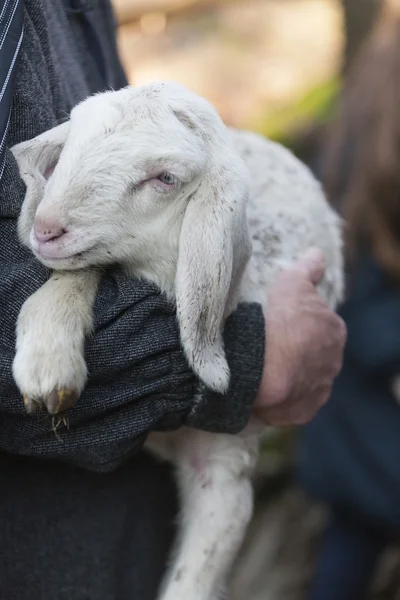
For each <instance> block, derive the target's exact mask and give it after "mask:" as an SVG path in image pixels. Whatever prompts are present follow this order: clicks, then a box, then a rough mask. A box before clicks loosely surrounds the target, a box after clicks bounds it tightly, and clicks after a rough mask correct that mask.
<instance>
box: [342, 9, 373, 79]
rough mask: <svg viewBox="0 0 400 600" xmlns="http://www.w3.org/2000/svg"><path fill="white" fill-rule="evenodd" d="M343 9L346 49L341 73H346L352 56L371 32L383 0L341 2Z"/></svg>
mask: <svg viewBox="0 0 400 600" xmlns="http://www.w3.org/2000/svg"><path fill="white" fill-rule="evenodd" d="M341 1H342V4H343V9H344V17H345V29H346V48H345V55H344V61H343V71H344V72H345V71H347V69H348V67H349V65H350V64H351V62H352V60H353V58H354V56H355V55H356V54H357V51H358V49H359V47H360V45H361V43H362V42H363V41H364V39H365V38H366V36H367V35H368V34H369V32H370V31H371V28H372V26H373V24H374V22H375V19H376V17H377V16H378V14H379V11H380V9H381V7H382V5H383V0H341Z"/></svg>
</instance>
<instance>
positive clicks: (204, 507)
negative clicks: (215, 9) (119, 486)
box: [13, 83, 343, 600]
mask: <svg viewBox="0 0 400 600" xmlns="http://www.w3.org/2000/svg"><path fill="white" fill-rule="evenodd" d="M13 153H14V155H15V157H16V159H17V161H18V163H19V167H20V170H21V175H22V177H23V179H24V181H25V183H26V186H27V191H26V197H25V201H24V203H23V206H22V211H21V216H20V220H19V233H20V238H21V241H22V242H23V243H24V244H26V245H27V246H29V247H30V248H31V250H32V251H33V253H34V254H35V256H36V257H37V258H38V260H40V261H41V262H42V263H43V264H45V265H47V266H48V267H50V268H51V269H53V270H55V271H56V273H54V274H53V275H52V276H51V277H50V279H49V281H48V282H47V283H46V284H45V285H44V286H43V287H41V288H40V289H39V290H38V291H37V292H36V293H35V294H33V296H31V297H30V298H29V299H28V300H27V301H26V302H25V304H24V305H23V307H22V310H21V313H20V316H19V321H18V325H17V353H16V357H15V361H14V376H15V380H16V382H17V384H18V386H19V389H20V390H21V392H22V394H23V396H24V401H25V405H26V408H27V410H28V412H33V411H34V410H35V409H36V408H37V407H38V406H39V405H43V404H44V405H45V406H46V408H47V410H48V412H49V413H51V414H56V413H58V412H60V411H62V410H65V409H66V408H68V407H69V406H70V405H73V403H74V402H75V401H76V399H77V397H78V395H79V394H80V392H81V391H82V390H83V388H84V385H85V382H86V378H87V371H86V366H85V362H84V357H83V350H84V342H85V336H86V335H87V334H88V333H89V332H90V330H91V327H92V303H93V300H94V297H95V295H96V290H97V284H98V281H99V277H100V274H99V272H100V269H97V268H96V267H101V266H103V265H107V264H120V265H122V266H123V267H124V269H125V270H126V272H127V273H128V274H130V275H132V276H135V277H143V278H146V279H149V280H151V281H153V282H154V283H156V284H157V286H159V288H160V290H161V291H162V292H165V294H166V295H167V296H168V298H169V299H170V300H171V301H176V307H177V315H178V323H179V327H180V332H181V340H182V346H183V348H184V351H185V353H186V356H187V359H188V361H189V363H190V365H191V367H192V368H193V370H194V372H195V373H196V374H197V375H198V377H199V378H200V380H201V381H203V382H204V384H206V385H207V386H209V387H210V388H212V389H214V390H216V391H219V392H225V391H226V390H227V388H228V384H229V368H228V365H227V362H226V358H225V354H224V348H223V342H222V336H221V330H222V328H223V323H224V320H225V319H226V317H227V316H228V315H229V314H230V313H231V312H232V311H233V310H234V309H235V306H236V305H237V303H238V302H239V301H256V302H260V303H262V304H263V305H265V304H266V302H265V300H266V293H267V288H268V285H269V283H270V282H271V280H272V278H273V276H274V274H275V273H276V272H277V271H278V270H279V269H281V268H282V267H283V266H285V265H287V264H289V263H290V262H291V261H292V260H293V259H295V258H296V257H297V256H298V255H299V254H300V253H301V252H302V251H303V250H305V249H306V248H307V247H309V246H318V247H319V248H321V250H322V251H323V252H324V255H325V259H326V264H327V270H326V275H325V277H324V279H323V281H322V283H321V285H320V288H319V289H320V292H321V294H322V295H323V297H324V298H325V299H326V300H327V301H328V303H329V305H330V306H331V307H335V306H336V305H337V303H338V301H340V299H341V297H342V290H343V277H342V254H341V232H340V222H339V219H338V218H337V216H336V215H335V213H334V212H333V211H332V210H331V209H330V208H329V206H328V204H327V202H326V200H325V197H324V194H323V192H322V190H321V187H320V185H319V184H318V183H317V182H316V180H315V179H314V178H313V176H312V175H311V173H310V172H309V171H308V169H307V168H306V167H305V166H304V165H302V164H301V163H300V162H299V161H298V160H297V159H296V158H294V156H292V154H291V153H290V152H289V151H287V150H286V149H284V148H283V147H281V146H279V145H277V144H275V143H272V142H270V141H267V140H265V139H263V138H261V137H259V136H257V135H255V134H252V133H247V132H238V131H234V130H231V129H228V128H227V127H225V126H224V124H223V123H222V121H221V119H220V118H219V116H218V114H217V112H216V111H215V109H214V108H213V107H212V106H211V105H210V104H209V103H208V102H207V101H206V100H204V99H203V98H200V97H199V96H197V95H196V94H194V93H192V92H189V91H188V90H186V89H185V88H183V87H182V86H180V85H178V84H174V83H157V84H153V85H147V86H144V87H140V88H132V87H127V88H125V89H123V90H121V91H118V92H106V93H103V94H99V95H96V96H93V97H91V98H89V99H87V100H85V101H84V102H82V103H81V104H79V105H78V106H77V107H76V108H74V110H73V111H72V113H71V118H70V121H69V122H67V123H64V124H62V125H59V126H58V127H55V128H54V129H52V130H51V131H48V132H46V133H44V134H42V135H40V136H38V137H37V138H35V139H33V140H30V141H28V142H23V143H21V144H18V145H17V146H15V147H14V148H13ZM251 249H252V250H251ZM262 431H263V428H262V426H261V424H260V423H257V422H256V421H255V420H254V419H252V420H251V422H250V423H249V425H248V427H247V428H246V430H245V431H243V433H241V434H240V435H236V436H230V435H215V434H210V433H205V432H201V431H195V430H192V429H189V428H182V429H181V430H179V431H178V432H175V433H166V434H151V435H150V437H149V440H148V442H147V444H146V446H147V447H148V448H149V449H150V451H152V452H156V454H157V455H158V456H161V457H162V458H167V459H168V460H171V461H173V462H175V463H176V466H177V477H178V483H179V487H180V492H181V519H180V530H179V535H178V541H177V544H176V548H175V554H174V559H173V561H172V564H171V568H170V569H169V570H168V573H167V576H166V578H165V581H164V584H163V586H162V589H161V592H160V597H161V599H162V600H215V599H216V598H217V597H219V594H220V591H221V589H222V588H223V585H224V580H225V578H226V576H227V573H228V571H229V569H230V567H231V564H232V561H233V559H234V557H235V554H236V553H237V550H238V548H239V546H240V543H241V541H242V538H243V535H244V532H245V529H246V526H247V524H248V522H249V519H250V517H251V513H252V486H251V477H252V473H253V471H254V469H255V465H256V462H257V457H258V451H259V440H260V436H261V434H262Z"/></svg>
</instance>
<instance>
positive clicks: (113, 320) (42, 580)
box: [0, 0, 264, 600]
mask: <svg viewBox="0 0 400 600" xmlns="http://www.w3.org/2000/svg"><path fill="white" fill-rule="evenodd" d="M10 2H11V4H10V5H9V8H10V6H11V7H12V6H14V3H15V2H16V0H10ZM1 4H2V3H1V2H0V5H1ZM0 8H1V6H0ZM24 27H25V32H24V38H23V43H22V47H21V51H20V57H19V63H18V65H17V70H16V77H15V82H14V84H15V87H14V93H13V99H12V111H11V120H10V127H9V130H8V135H7V140H6V141H7V146H8V147H10V146H12V145H13V144H15V143H17V142H20V141H22V140H26V139H29V138H32V137H34V136H36V135H38V134H39V133H41V132H43V131H45V130H47V129H49V128H51V127H53V126H55V125H56V124H57V123H59V122H60V121H62V120H63V119H65V118H66V116H67V115H68V114H69V112H70V110H71V108H72V107H73V106H74V104H76V103H77V102H78V101H80V100H82V99H83V98H85V97H86V96H87V95H89V94H91V93H93V92H97V91H101V90H104V89H105V88H107V87H110V86H111V87H113V88H114V89H116V88H118V87H121V86H123V85H125V84H126V80H125V76H124V73H123V71H122V68H121V66H120V63H119V61H118V56H117V51H116V45H115V38H114V20H113V16H112V13H111V10H110V6H109V2H108V1H107V0H85V1H82V0H81V1H80V2H78V1H77V0H25V12H24ZM0 74H1V66H0ZM3 106H4V104H0V109H1V108H2V107H3ZM0 116H1V117H4V115H0ZM2 122H3V123H4V119H3V118H1V119H0V124H1V123H2ZM1 134H2V132H1V131H0V139H1ZM5 159H6V160H5V166H4V172H3V176H2V179H1V183H0V281H1V295H0V303H1V304H0V331H1V338H0V489H1V494H0V539H1V540H2V543H1V549H0V565H1V568H0V598H1V599H3V598H4V599H6V600H13V599H14V598H16V599H18V600H20V599H21V600H25V598H26V599H28V598H29V599H32V600H33V599H34V600H47V598H49V599H50V598H52V599H54V598H57V600H84V599H91V600H102V599H103V598H104V599H106V598H107V600H113V599H115V600H116V599H120V600H125V598H126V599H128V598H129V599H132V598H133V599H135V598H137V599H138V600H139V599H140V600H151V599H152V598H153V597H154V594H155V589H156V587H157V585H158V581H159V578H160V575H161V572H162V570H163V568H164V561H165V555H166V550H167V548H168V544H169V540H170V537H171V533H172V531H173V528H172V519H173V516H174V514H175V508H176V505H175V495H174V485H173V482H172V478H171V476H170V473H169V471H168V469H167V468H166V467H165V466H159V465H157V464H155V463H154V461H152V460H151V459H149V458H147V457H145V455H143V454H142V453H141V452H138V450H139V449H140V447H141V445H142V443H143V441H144V439H145V437H146V435H147V433H148V431H149V430H151V429H155V428H166V429H174V428H177V427H179V426H180V425H182V424H188V425H192V426H194V427H198V428H204V429H207V430H210V431H219V432H232V433H233V432H237V431H239V430H240V429H241V428H243V426H244V425H245V424H246V422H247V420H248V417H249V414H250V410H251V406H252V403H253V400H254V397H255V394H256V391H257V387H258V384H259V380H260V375H261V371H262V364H263V352H264V337H263V331H264V324H263V317H262V312H261V308H260V307H259V306H258V305H243V306H241V307H240V308H239V310H238V311H237V313H236V314H235V315H234V316H233V317H231V319H230V321H229V323H228V325H227V327H226V331H225V341H226V348H227V356H228V361H229V364H230V367H231V369H232V383H231V388H230V390H229V393H228V394H227V395H226V396H221V395H217V394H214V393H211V392H209V391H207V390H204V389H203V390H202V393H201V395H200V399H199V401H198V402H196V403H194V402H193V396H194V393H195V391H196V390H198V387H199V386H198V381H197V380H196V378H195V377H194V376H193V374H192V372H191V370H190V369H189V368H188V366H187V363H186V361H185V358H184V355H183V353H182V350H181V348H180V344H179V333H178V328H177V324H176V319H175V313H174V309H173V307H171V306H170V305H169V304H168V303H167V302H166V300H165V298H164V297H163V296H161V295H160V294H159V293H158V291H157V290H156V289H155V288H154V287H153V286H152V285H148V284H146V283H143V282H136V281H132V280H130V279H128V278H127V277H125V276H123V275H121V274H118V273H109V274H107V275H106V276H105V277H104V281H103V284H102V286H101V290H100V293H99V295H98V299H97V303H96V331H95V335H94V337H93V339H92V340H91V341H90V342H89V343H88V344H87V349H86V359H87V363H88V366H89V369H90V373H91V378H90V381H89V384H88V386H87V389H86V391H85V393H84V394H83V396H82V398H81V399H80V402H79V404H78V406H77V407H76V409H74V410H73V411H71V415H70V430H69V432H64V433H62V434H61V436H62V441H61V442H60V441H58V440H57V439H56V437H55V436H54V434H53V433H52V431H51V425H50V422H49V420H48V419H46V418H44V417H43V416H40V415H39V416H34V417H32V416H29V417H28V416H27V415H25V412H24V408H23V403H22V399H21V397H20V395H19V393H18V390H17V389H16V387H15V385H14V383H13V379H12V374H11V365H12V360H13V355H14V345H15V322H16V318H17V315H18V311H19V309H20V307H21V305H22V303H23V302H24V300H25V299H26V298H27V297H28V296H29V295H30V294H31V293H32V292H34V291H35V290H36V289H37V288H38V287H39V286H40V285H41V284H42V283H43V282H44V281H45V280H46V278H47V277H48V272H47V270H46V269H45V268H43V267H42V266H41V265H40V264H39V263H38V262H37V261H36V260H35V259H34V258H33V257H32V256H31V255H30V253H29V252H28V251H27V250H26V249H24V248H22V247H21V246H20V244H19V243H18V240H17V234H16V223H17V217H18V213H19V210H20V207H21V202H22V200H23V197H24V185H23V183H22V181H21V179H20V177H19V175H18V170H17V166H16V164H15V161H14V160H13V158H12V156H11V154H10V152H9V151H7V152H6V155H5ZM129 457H130V458H129ZM128 458H129V460H124V459H128ZM122 463H123V464H122ZM118 465H121V466H119V467H118ZM80 467H86V469H87V470H82V468H80ZM95 471H97V472H102V473H96V472H95Z"/></svg>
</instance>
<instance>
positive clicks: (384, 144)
mask: <svg viewBox="0 0 400 600" xmlns="http://www.w3.org/2000/svg"><path fill="white" fill-rule="evenodd" d="M323 180H324V183H325V185H326V189H327V191H328V195H329V196H330V200H331V201H332V203H333V204H334V205H335V206H336V207H337V208H338V210H339V211H340V212H341V214H342V216H343V217H344V219H345V220H346V221H347V230H346V251H347V266H348V287H347V299H346V301H345V303H344V304H343V306H342V308H341V311H340V314H341V316H342V318H343V319H344V321H345V323H346V325H347V328H348V343H347V348H346V350H345V357H344V367H343V370H342V372H341V374H340V376H339V377H338V379H337V380H336V382H335V385H334V388H333V392H332V395H331V398H330V401H329V402H328V404H327V405H326V406H325V407H323V408H322V410H321V411H320V412H319V413H318V415H317V416H316V418H315V419H314V420H313V421H312V422H311V423H310V424H308V425H306V426H305V427H304V429H303V430H302V432H301V435H300V443H299V464H298V470H299V477H300V480H301V482H302V485H303V487H304V488H305V489H306V490H307V491H308V492H309V493H310V494H311V495H312V496H313V497H314V498H316V499H318V500H320V501H322V502H324V503H325V504H327V505H328V507H329V508H330V522H329V524H328V526H327V528H326V530H325V532H324V535H323V538H322V543H321V547H320V549H319V554H318V561H317V570H316V577H315V580H314V582H313V585H312V589H311V593H310V596H309V598H310V600H361V599H365V598H366V597H367V593H368V587H369V584H370V582H371V578H372V575H373V573H374V567H375V565H376V563H377V560H378V559H379V557H380V555H381V553H382V550H383V549H384V548H385V546H387V544H388V543H389V542H390V541H392V540H396V539H398V538H399V536H400V406H399V398H398V397H396V393H395V389H394V388H395V385H394V383H395V380H396V377H397V376H398V375H399V374H400V1H399V0H396V1H393V0H391V1H390V2H386V3H385V5H384V8H383V11H382V14H381V17H380V19H379V22H378V24H377V26H376V28H375V29H374V31H373V33H372V35H371V37H370V38H369V40H368V41H367V42H366V44H365V46H364V47H363V48H362V50H361V51H360V54H359V55H358V57H357V59H356V61H355V63H354V65H353V68H352V71H351V72H350V73H349V77H348V79H347V81H346V82H345V85H344V90H343V93H342V98H341V106H340V109H339V112H338V115H337V117H336V119H335V120H334V123H333V127H332V136H331V138H330V139H329V141H328V144H327V151H326V154H325V157H324V174H323Z"/></svg>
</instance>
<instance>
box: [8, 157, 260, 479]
mask: <svg viewBox="0 0 400 600" xmlns="http://www.w3.org/2000/svg"><path fill="white" fill-rule="evenodd" d="M24 193H25V189H24V184H23V182H22V181H21V179H20V177H19V174H18V169H17V166H16V163H15V161H14V159H13V157H12V155H11V154H10V153H8V154H7V158H6V165H5V170H4V174H3V178H2V180H1V183H0V281H1V295H0V330H1V344H0V398H1V404H0V412H1V413H2V414H1V415H0V448H1V449H2V450H4V451H7V452H12V453H17V454H25V455H31V456H36V457H43V458H49V459H61V460H64V461H68V462H71V463H73V464H75V465H79V466H83V467H85V468H89V469H93V470H98V471H106V470H110V469H113V468H115V467H116V466H117V465H118V464H119V463H120V462H121V461H122V460H123V459H124V458H125V457H127V456H128V455H130V454H131V453H132V452H135V451H136V450H138V449H139V448H140V447H141V445H142V444H143V442H144V440H145V438H146V436H147V434H148V432H149V431H151V430H153V429H157V428H158V429H168V430H172V429H176V428H178V427H179V426H181V425H182V424H188V425H190V426H193V427H197V428H201V429H205V430H208V431H215V432H221V433H223V432H227V433H236V432H238V431H240V430H241V429H242V428H243V427H244V426H245V425H246V423H247V421H248V419H249V415H250V412H251V407H252V404H253V401H254V398H255V395H256V393H257V389H258V385H259V381H260V378H261V373H262V368H263V356H264V321H263V315H262V310H261V307H260V306H259V305H250V304H249V305H242V306H240V307H239V309H238V311H237V312H236V313H235V314H234V315H233V316H232V317H231V318H230V319H229V321H228V324H227V327H226V331H225V341H226V350H227V358H228V362H229V366H230V368H231V370H232V380H231V387H230V390H229V392H228V393H227V394H226V395H219V394H215V393H212V392H210V390H207V389H205V388H204V387H203V386H202V385H200V384H199V382H198V381H197V379H196V378H195V376H194V375H193V373H192V371H191V370H190V369H189V367H188V365H187V362H186V360H185V357H184V354H183V351H182V349H181V347H180V343H179V331H178V326H177V322H176V316H175V311H174V309H173V308H172V307H171V306H170V305H169V304H168V302H167V301H166V299H165V298H164V296H163V295H161V294H160V293H159V292H158V291H157V289H156V288H155V287H154V286H152V285H150V284H148V283H146V282H139V281H135V280H132V279H129V278H128V277H126V276H124V275H123V274H120V273H117V272H115V273H108V274H107V275H105V276H104V278H103V281H102V284H101V287H100V290H99V293H98V296H97V299H96V304H95V333H94V336H93V337H92V338H91V339H90V340H89V341H88V343H87V347H86V360H87V364H88V367H89V372H90V374H91V376H90V379H89V382H88V385H87V387H86V389H85V391H84V393H83V395H82V397H81V398H80V400H79V403H78V405H77V407H76V408H74V409H73V410H72V411H70V415H69V430H68V431H67V430H65V429H59V430H58V431H57V435H55V433H54V431H53V430H52V422H51V419H50V417H44V416H43V414H42V415H40V414H39V415H37V416H35V415H34V416H27V415H26V414H25V411H24V407H23V403H22V399H21V397H20V394H19V392H18V390H17V388H16V386H15V384H14V382H13V377H12V371H11V368H12V361H13V357H14V347H15V323H16V320H17V316H18V313H19V310H20V308H21V306H22V304H23V302H24V301H25V300H26V298H27V297H28V296H30V295H31V294H32V293H33V292H34V291H35V290H36V289H38V288H39V287H40V286H41V285H42V284H43V283H44V282H45V281H46V279H47V278H48V276H49V272H48V270H47V269H46V268H44V267H43V266H42V265H41V264H40V263H39V262H38V261H37V260H36V259H35V258H34V257H33V256H32V255H31V254H30V253H29V251H28V250H27V249H25V248H23V247H22V246H21V245H20V244H19V242H18V238H17V232H16V225H17V217H18V213H19V209H20V206H21V203H22V200H23V198H24ZM60 439H61V441H60Z"/></svg>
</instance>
